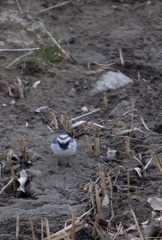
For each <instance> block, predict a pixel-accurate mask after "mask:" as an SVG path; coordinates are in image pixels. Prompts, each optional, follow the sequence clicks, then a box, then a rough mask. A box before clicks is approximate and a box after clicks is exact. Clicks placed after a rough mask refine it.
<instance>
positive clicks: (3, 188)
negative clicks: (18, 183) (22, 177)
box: [0, 177, 14, 194]
mask: <svg viewBox="0 0 162 240" xmlns="http://www.w3.org/2000/svg"><path fill="white" fill-rule="evenodd" d="M13 180H14V178H13V177H12V178H11V180H10V181H9V182H8V183H7V184H6V185H5V186H4V187H2V189H1V191H0V194H1V193H3V191H4V190H5V189H6V188H7V187H8V186H9V185H10V184H11V183H12V182H13Z"/></svg>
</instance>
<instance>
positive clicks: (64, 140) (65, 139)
mask: <svg viewBox="0 0 162 240" xmlns="http://www.w3.org/2000/svg"><path fill="white" fill-rule="evenodd" d="M70 140H71V138H70V137H69V136H68V135H66V134H62V135H59V136H58V137H57V141H58V142H59V143H61V144H66V143H68V142H69V141H70Z"/></svg>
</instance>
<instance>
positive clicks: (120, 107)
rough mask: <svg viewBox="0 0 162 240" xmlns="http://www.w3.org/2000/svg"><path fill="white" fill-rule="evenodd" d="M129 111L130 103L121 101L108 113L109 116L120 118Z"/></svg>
mask: <svg viewBox="0 0 162 240" xmlns="http://www.w3.org/2000/svg"><path fill="white" fill-rule="evenodd" d="M130 109H131V103H130V102H129V101H126V100H122V101H121V102H119V103H118V104H117V105H116V106H115V108H114V109H113V110H112V111H111V112H110V114H109V116H120V115H122V114H123V113H125V112H126V111H128V110H130Z"/></svg>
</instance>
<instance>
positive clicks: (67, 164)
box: [66, 157, 71, 167]
mask: <svg viewBox="0 0 162 240" xmlns="http://www.w3.org/2000/svg"><path fill="white" fill-rule="evenodd" d="M66 159H67V163H66V167H71V166H70V163H69V158H68V157H67V158H66Z"/></svg>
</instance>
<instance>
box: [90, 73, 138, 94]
mask: <svg viewBox="0 0 162 240" xmlns="http://www.w3.org/2000/svg"><path fill="white" fill-rule="evenodd" d="M132 82H133V81H132V80H131V79H130V78H129V77H127V76H125V75H124V74H123V73H120V72H112V71H109V72H107V73H105V74H103V75H101V77H100V78H99V79H98V81H97V82H96V86H95V87H94V88H93V89H92V90H91V94H92V95H94V94H96V93H98V92H104V91H107V90H108V89H117V88H120V87H124V86H126V85H127V84H128V83H132Z"/></svg>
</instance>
